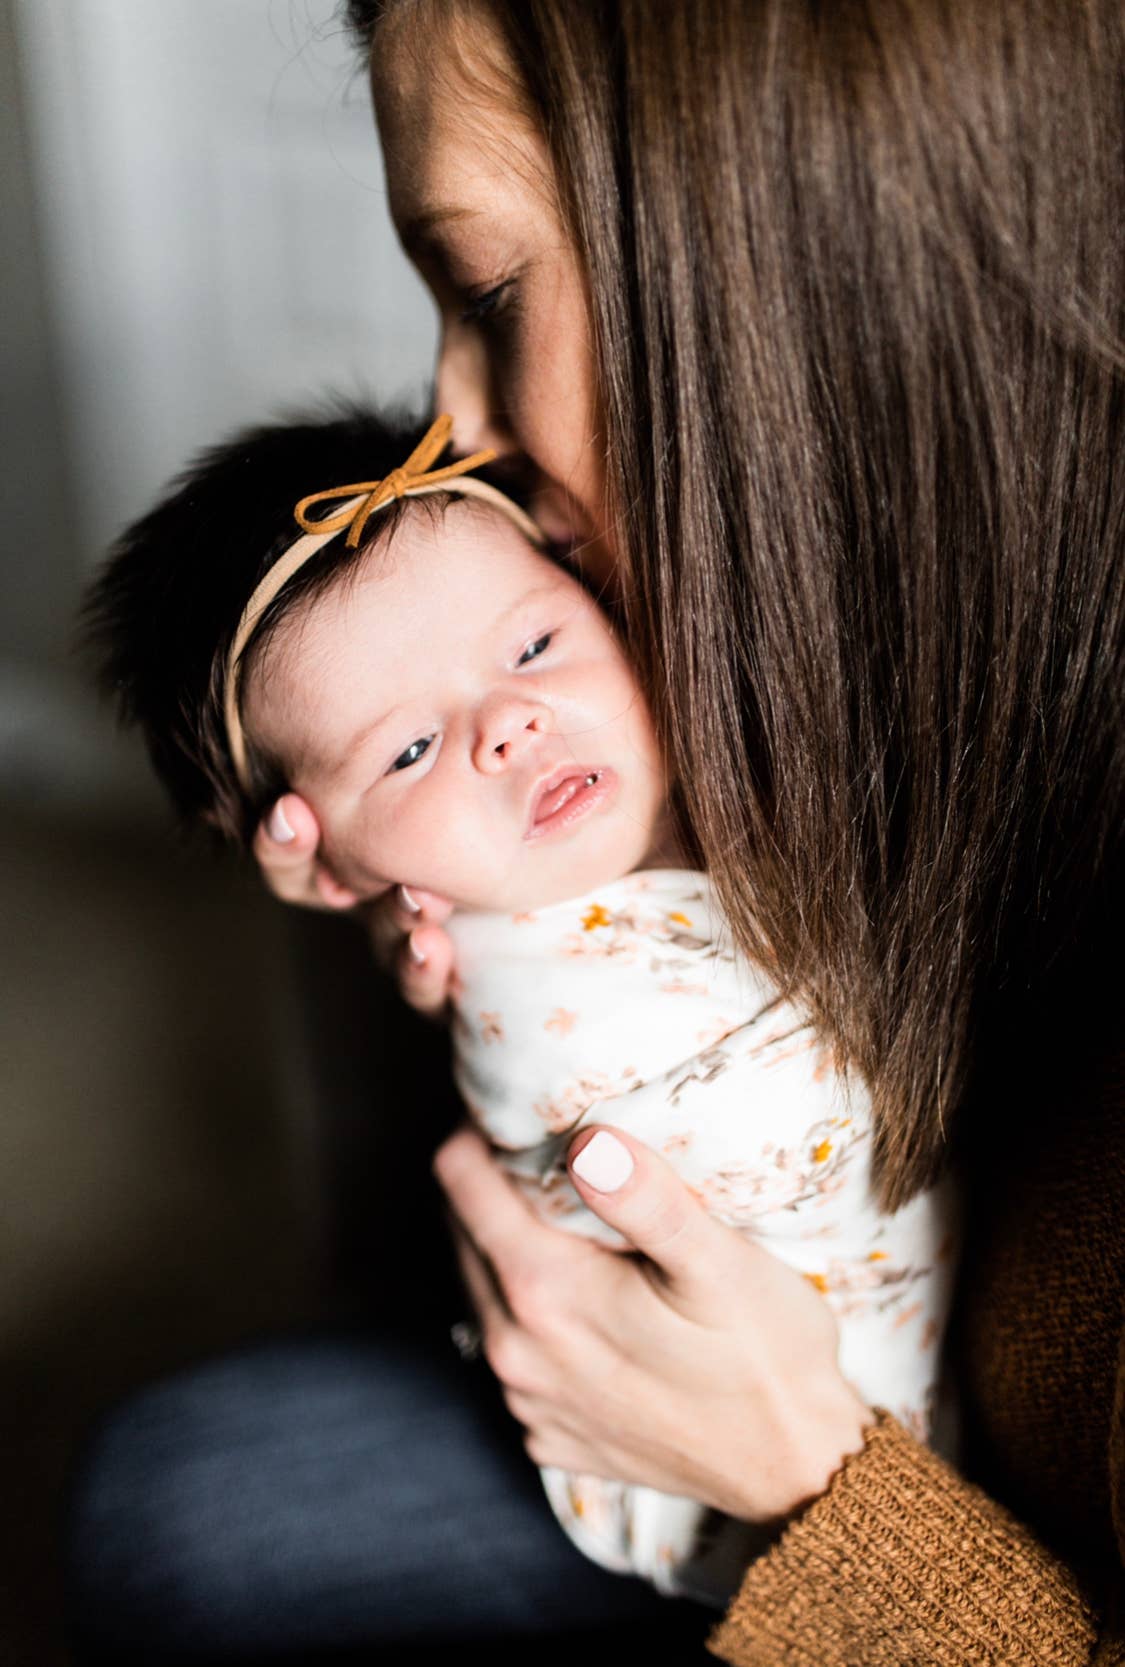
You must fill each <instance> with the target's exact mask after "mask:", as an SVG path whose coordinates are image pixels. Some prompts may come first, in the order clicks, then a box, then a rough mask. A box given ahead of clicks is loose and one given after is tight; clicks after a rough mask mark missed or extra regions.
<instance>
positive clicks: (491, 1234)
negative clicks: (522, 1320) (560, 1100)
mask: <svg viewBox="0 0 1125 1667" xmlns="http://www.w3.org/2000/svg"><path fill="white" fill-rule="evenodd" d="M433 1167H434V1175H435V1176H436V1178H437V1181H438V1184H439V1185H440V1187H441V1188H442V1190H443V1192H444V1193H445V1196H446V1199H447V1200H448V1202H449V1207H450V1209H451V1210H452V1212H453V1214H454V1216H455V1217H456V1220H457V1223H458V1224H459V1226H460V1227H461V1229H462V1230H463V1231H464V1232H465V1233H466V1234H467V1235H468V1237H469V1238H470V1239H471V1240H472V1243H473V1245H474V1246H475V1247H476V1250H477V1252H478V1254H479V1255H480V1256H482V1257H483V1258H484V1259H485V1261H486V1262H487V1263H489V1264H490V1265H491V1267H492V1268H493V1270H494V1272H495V1277H496V1282H497V1284H498V1286H499V1289H500V1291H501V1293H502V1295H503V1297H504V1299H505V1300H506V1301H510V1299H511V1280H512V1278H513V1276H514V1275H515V1274H516V1272H517V1270H518V1269H519V1268H520V1267H521V1266H522V1265H526V1264H527V1263H528V1262H529V1261H530V1260H531V1258H532V1257H533V1255H534V1252H535V1248H536V1247H537V1246H547V1245H551V1244H552V1243H553V1242H555V1241H556V1240H557V1239H558V1237H559V1235H557V1234H555V1233H553V1232H552V1230H551V1229H550V1228H548V1227H544V1226H543V1224H542V1223H541V1222H540V1221H538V1220H537V1219H536V1217H535V1216H534V1215H533V1214H532V1212H531V1210H530V1209H529V1207H528V1205H527V1204H526V1203H525V1202H524V1200H523V1199H522V1198H521V1197H520V1196H519V1194H518V1193H517V1191H516V1189H515V1187H514V1186H513V1185H512V1183H511V1181H509V1180H508V1178H507V1176H506V1175H505V1174H504V1173H503V1171H502V1170H501V1169H500V1168H499V1167H498V1165H497V1163H496V1160H495V1158H494V1157H493V1156H492V1154H491V1152H490V1151H489V1149H488V1145H487V1143H486V1142H485V1140H484V1139H483V1138H482V1136H481V1135H479V1134H478V1133H477V1131H476V1130H475V1129H471V1128H468V1127H465V1128H460V1129H458V1130H456V1131H455V1133H453V1134H451V1135H450V1136H449V1139H448V1140H446V1141H444V1142H443V1144H442V1145H441V1146H439V1147H438V1149H437V1152H436V1153H435V1154H434V1164H433ZM563 1242H564V1244H565V1243H567V1242H568V1241H566V1240H564V1241H563Z"/></svg>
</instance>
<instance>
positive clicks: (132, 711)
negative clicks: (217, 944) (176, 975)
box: [81, 406, 447, 848]
mask: <svg viewBox="0 0 1125 1667" xmlns="http://www.w3.org/2000/svg"><path fill="white" fill-rule="evenodd" d="M425 426H426V425H424V424H419V423H417V422H416V421H412V420H404V419H401V418H398V417H394V416H391V417H382V416H379V415H377V414H376V413H375V412H373V411H370V410H366V409H363V408H361V407H357V406H348V407H340V406H337V407H336V408H335V410H334V411H333V412H331V413H329V414H326V415H322V416H316V415H312V416H302V417H295V418H293V419H292V420H288V421H282V422H275V423H268V424H265V425H263V426H261V427H257V428H250V429H245V430H243V431H242V432H240V433H238V434H236V435H234V436H233V438H231V439H229V440H226V441H225V442H223V443H222V444H221V445H218V446H215V447H212V448H211V449H209V450H208V451H205V452H203V453H201V454H200V455H199V456H198V457H197V458H196V459H195V460H194V461H193V462H192V463H191V464H190V465H189V466H188V468H187V469H186V470H185V471H184V472H183V474H181V475H180V476H178V478H177V479H176V480H174V481H173V482H172V484H171V486H170V488H169V490H168V491H167V492H166V493H165V495H164V496H163V497H162V498H161V500H160V502H159V503H158V504H157V505H156V506H155V508H153V509H151V510H150V511H149V513H148V514H147V515H145V516H143V517H142V518H141V519H140V520H139V521H136V522H134V524H133V525H132V526H131V527H128V528H126V530H125V531H124V532H123V533H122V534H121V536H120V538H119V539H118V540H117V542H116V543H115V544H114V546H113V548H112V549H111V551H110V553H109V556H108V558H107V560H106V563H105V566H104V567H103V569H102V571H101V572H100V574H99V575H98V577H97V579H96V580H95V581H94V583H93V584H92V585H91V587H90V589H89V591H88V593H87V596H86V598H85V602H84V606H83V610H82V619H81V624H82V637H83V640H84V644H85V646H86V647H87V649H88V650H89V651H90V652H91V654H92V658H93V661H94V666H95V670H96V674H97V676H98V680H99V683H100V685H101V687H102V689H103V690H104V692H106V693H107V694H109V695H110V696H111V697H112V698H113V699H114V700H115V702H116V704H117V708H118V713H119V716H120V718H121V719H122V721H123V722H124V723H126V724H129V725H135V726H136V727H137V728H139V729H140V731H141V733H142V734H143V736H144V739H145V742H146V744H147V747H148V752H149V756H150V758H151V759H152V763H153V766H154V768H155V770H156V773H157V775H158V776H159V778H160V780H161V781H162V782H163V784H164V786H165V787H166V788H167V790H168V792H169V794H170V795H171V798H172V802H173V804H174V806H175V808H176V811H177V814H178V816H179V818H180V820H181V822H182V823H183V824H185V825H188V826H192V825H198V824H201V823H204V824H207V825H209V826H211V827H213V828H217V829H218V830H219V832H220V833H222V834H223V835H224V836H226V837H227V838H228V839H231V840H233V841H234V842H235V843H236V844H238V845H240V846H242V847H243V848H246V847H248V846H249V843H250V840H251V838H252V836H253V832H254V828H255V827H256V825H257V823H258V820H259V818H260V817H261V815H262V812H263V810H264V809H265V808H266V807H267V806H268V805H269V804H271V803H272V802H273V800H274V799H275V798H276V797H277V795H278V794H279V793H281V792H283V791H284V790H285V787H286V785H287V783H286V781H285V779H284V774H283V772H282V769H281V766H280V764H279V763H278V761H277V760H274V759H271V758H269V757H266V756H265V755H264V754H263V752H262V751H261V749H260V748H256V747H255V746H254V744H253V741H252V739H250V738H248V746H247V763H248V767H249V775H250V785H249V790H248V791H244V790H243V788H242V787H241V786H240V784H239V781H238V777H237V775H236V774H235V770H234V765H233V762H232V760H231V754H230V748H229V745H228V741H227V735H226V726H225V723H224V721H223V691H224V684H225V672H226V661H227V655H228V653H229V650H230V645H231V642H232V640H233V638H234V634H235V631H236V629H237V627H238V622H239V619H240V617H241V615H242V610H243V609H244V607H245V606H246V603H247V601H248V600H249V598H250V595H251V593H252V591H253V589H254V587H255V585H256V584H257V583H258V581H259V580H260V579H261V578H262V576H263V574H264V573H266V572H267V571H268V570H269V568H270V567H272V565H273V563H274V562H275V561H276V560H277V558H278V557H279V556H280V555H281V553H282V552H283V551H284V550H286V549H287V548H288V547H289V545H290V544H292V543H293V542H294V540H295V539H297V538H299V537H300V528H299V527H298V526H297V524H296V522H295V521H294V519H293V506H294V505H295V504H296V503H297V502H298V501H299V500H300V499H301V498H303V497H305V496H307V495H308V494H310V493H313V492H319V491H324V490H326V489H327V488H329V487H331V486H335V485H338V484H340V485H348V484H350V483H351V482H354V481H365V480H371V481H373V480H379V479H382V478H383V477H384V476H385V475H388V474H390V472H391V470H392V469H395V468H399V467H401V465H402V464H403V462H404V461H405V459H406V458H407V456H408V455H409V454H410V452H411V451H412V450H413V449H414V447H415V446H416V445H417V444H418V442H419V440H420V439H421V438H422V436H423V434H424V433H425ZM446 501H447V500H446V498H445V496H444V494H440V493H439V494H435V495H434V496H430V497H423V498H420V499H417V498H416V499H399V500H397V501H396V502H394V503H392V504H390V505H389V506H388V507H387V508H385V509H383V510H380V512H379V514H378V515H376V516H375V517H374V518H373V519H372V520H371V521H370V522H369V524H368V528H369V536H368V537H366V539H365V540H364V541H363V542H362V543H361V546H360V548H359V549H357V550H349V549H348V548H347V545H346V541H345V538H344V535H343V534H342V533H341V535H340V536H339V537H338V538H334V539H332V540H331V542H330V543H328V544H327V545H326V546H325V548H324V549H323V550H321V551H319V552H318V553H317V554H316V555H315V556H313V557H312V559H311V560H310V561H308V562H307V563H306V564H305V566H304V567H302V568H301V569H300V571H299V572H298V573H297V574H295V575H294V577H293V578H292V579H291V580H290V581H289V583H288V584H287V585H285V586H284V587H283V589H282V590H281V592H280V594H279V595H278V596H277V598H276V599H275V600H274V602H273V603H271V605H270V607H269V608H268V609H267V610H266V613H265V614H264V615H263V617H262V620H261V622H260V624H259V625H258V628H257V630H256V631H255V633H254V635H253V637H252V638H251V640H250V643H249V644H248V646H247V650H246V654H245V655H244V657H243V664H244V665H245V666H247V667H249V664H250V657H252V656H254V655H257V654H260V653H261V651H262V649H263V647H264V646H265V643H266V642H267V641H268V639H269V637H270V635H271V634H272V633H273V631H274V630H275V629H276V628H277V626H278V625H279V623H280V622H281V620H282V619H283V618H285V617H286V616H287V615H288V614H290V613H291V612H292V611H293V609H294V608H295V607H296V606H297V605H298V604H299V603H300V602H301V601H302V600H311V599H312V597H314V596H315V595H318V594H320V593H321V592H323V591H324V590H325V589H327V588H328V586H330V585H332V584H334V583H336V582H337V580H338V579H339V578H340V577H341V576H342V575H343V574H345V573H347V572H349V571H350V570H352V569H353V568H354V567H355V566H356V564H357V563H358V562H359V561H360V560H361V559H362V558H363V557H364V556H366V555H367V554H368V553H369V552H370V551H371V549H372V548H373V547H374V546H375V545H376V544H378V543H382V542H384V541H386V540H388V539H390V538H392V537H393V536H394V532H395V528H396V527H397V526H398V524H399V522H400V520H401V519H402V517H403V515H414V514H418V513H419V512H422V513H430V514H433V513H434V512H435V511H438V510H440V507H441V506H442V505H443V504H444V503H445V502H446ZM328 507H329V511H330V510H331V506H328Z"/></svg>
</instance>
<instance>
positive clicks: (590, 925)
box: [582, 903, 613, 932]
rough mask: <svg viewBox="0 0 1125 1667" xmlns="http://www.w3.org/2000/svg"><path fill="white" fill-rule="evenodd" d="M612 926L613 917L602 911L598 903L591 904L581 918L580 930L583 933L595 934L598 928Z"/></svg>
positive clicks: (606, 910)
mask: <svg viewBox="0 0 1125 1667" xmlns="http://www.w3.org/2000/svg"><path fill="white" fill-rule="evenodd" d="M612 925H613V916H612V915H611V914H610V912H609V910H608V909H604V908H603V907H602V905H601V904H600V903H591V904H590V907H589V908H588V909H587V910H586V913H585V914H584V915H583V916H582V930H583V931H584V932H596V931H597V929H598V927H599V926H612Z"/></svg>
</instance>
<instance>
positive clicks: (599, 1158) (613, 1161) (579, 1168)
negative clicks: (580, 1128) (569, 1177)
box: [571, 1129, 633, 1192]
mask: <svg viewBox="0 0 1125 1667" xmlns="http://www.w3.org/2000/svg"><path fill="white" fill-rule="evenodd" d="M571 1168H572V1169H573V1170H574V1173H575V1174H576V1175H577V1176H579V1178H580V1179H581V1180H583V1181H585V1182H586V1184H587V1186H591V1187H593V1188H595V1190H596V1191H598V1192H616V1191H617V1190H618V1188H619V1187H623V1186H624V1185H625V1183H626V1181H627V1180H628V1179H629V1177H630V1175H631V1174H632V1173H633V1157H632V1154H631V1152H630V1151H629V1148H628V1147H627V1146H623V1145H622V1144H621V1142H620V1141H619V1140H617V1139H615V1138H614V1136H613V1135H611V1134H607V1133H606V1131H605V1129H599V1130H598V1132H597V1134H596V1135H595V1136H594V1138H593V1140H589V1141H587V1142H586V1145H585V1146H583V1148H582V1150H581V1152H579V1154H578V1156H577V1157H576V1158H575V1159H574V1162H573V1163H572V1164H571Z"/></svg>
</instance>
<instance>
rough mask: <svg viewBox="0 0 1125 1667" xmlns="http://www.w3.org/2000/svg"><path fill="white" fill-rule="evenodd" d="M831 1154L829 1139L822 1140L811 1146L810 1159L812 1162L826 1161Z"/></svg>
mask: <svg viewBox="0 0 1125 1667" xmlns="http://www.w3.org/2000/svg"><path fill="white" fill-rule="evenodd" d="M831 1156H832V1142H831V1141H830V1140H822V1141H821V1143H820V1145H819V1146H814V1147H813V1155H812V1161H813V1162H814V1163H827V1162H828V1159H829V1158H830V1157H831Z"/></svg>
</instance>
